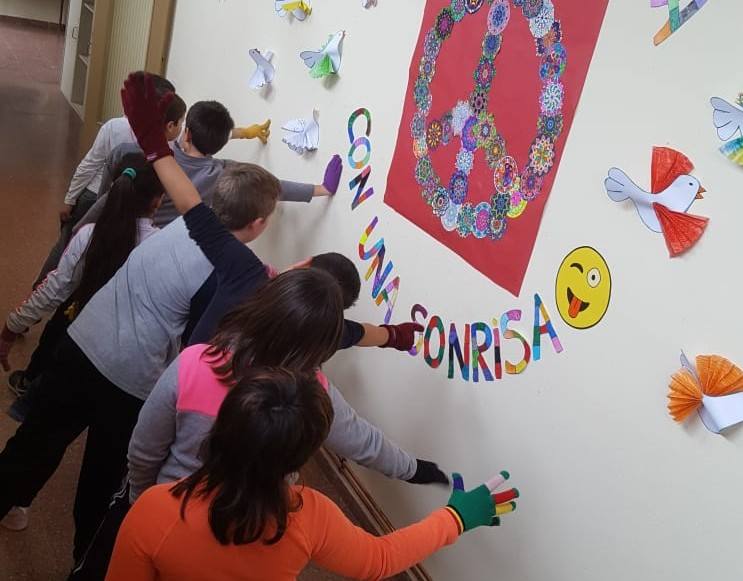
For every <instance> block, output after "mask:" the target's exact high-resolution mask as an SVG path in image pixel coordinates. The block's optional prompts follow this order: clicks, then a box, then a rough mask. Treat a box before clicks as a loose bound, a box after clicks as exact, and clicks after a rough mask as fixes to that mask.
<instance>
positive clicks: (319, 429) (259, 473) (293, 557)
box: [106, 368, 518, 581]
mask: <svg viewBox="0 0 743 581" xmlns="http://www.w3.org/2000/svg"><path fill="white" fill-rule="evenodd" d="M332 420H333V408H332V405H331V403H330V400H329V398H328V396H327V394H326V393H325V391H324V389H323V388H322V387H321V385H320V383H319V381H318V379H317V378H316V377H315V376H314V375H313V374H311V373H304V374H302V373H300V372H298V371H290V370H285V369H275V368H273V369H272V368H255V369H251V370H250V371H248V372H246V373H245V374H244V375H243V376H242V377H240V379H239V380H238V381H237V383H236V384H235V385H234V387H232V388H231V389H229V391H228V393H227V395H226V397H225V399H224V402H223V404H222V406H221V407H220V408H219V412H218V415H217V418H216V422H215V423H214V425H213V427H212V429H211V431H210V433H209V436H208V438H207V439H206V441H205V442H204V444H203V448H202V450H203V452H202V455H203V465H202V466H201V467H200V468H199V469H198V470H196V472H194V473H193V474H192V475H191V476H189V477H188V478H186V479H185V480H181V481H179V482H178V483H177V484H176V485H175V486H173V485H172V484H161V485H158V486H155V487H152V488H150V489H149V490H147V491H146V492H145V493H144V494H143V495H142V496H141V497H140V499H139V500H138V501H137V502H136V504H134V506H133V507H132V509H131V511H130V512H129V514H128V515H127V517H126V519H125V520H124V523H123V526H122V528H121V531H120V532H119V535H118V538H117V540H116V547H115V549H114V553H113V558H112V560H111V566H110V568H109V570H108V575H107V576H106V581H145V580H151V579H159V580H161V581H176V580H177V581H196V580H199V581H200V580H202V579H209V580H210V581H222V580H225V581H227V580H228V579H244V580H246V581H247V580H255V581H264V580H267V579H270V580H271V581H288V580H292V579H296V577H297V575H298V574H299V573H300V571H301V570H302V569H303V568H304V567H305V566H306V565H307V563H308V562H309V561H310V560H312V561H314V562H315V563H317V564H318V565H320V566H321V567H324V568H326V569H329V570H331V571H333V572H335V573H337V574H339V575H343V576H345V577H350V578H353V579H382V578H387V577H389V576H391V575H395V574H396V573H399V572H402V571H404V570H405V569H408V568H409V567H411V566H412V565H414V564H415V563H418V562H420V561H422V560H423V559H425V558H427V557H428V556H430V555H431V554H433V553H434V552H436V551H437V550H439V549H441V548H443V547H444V546H446V545H450V544H452V543H454V542H456V540H457V539H458V537H459V535H461V534H462V533H463V532H464V531H469V530H472V529H474V528H477V527H480V526H492V525H497V524H499V523H500V521H499V517H498V516H496V514H504V513H506V512H511V511H512V510H513V509H514V508H515V503H513V502H511V501H512V500H513V499H514V498H516V497H517V496H518V492H517V491H516V490H515V489H511V490H508V491H505V492H502V493H499V494H495V495H493V496H491V492H490V490H489V488H488V486H485V485H482V486H480V487H478V488H476V489H474V490H471V491H469V492H465V491H464V490H463V483H462V480H461V477H460V476H458V475H455V490H454V491H453V493H452V495H451V497H450V498H449V502H448V505H447V506H446V507H445V508H441V509H438V510H436V511H434V512H432V513H431V514H430V515H429V516H427V517H426V518H424V519H423V520H422V521H420V522H418V523H416V524H414V525H411V526H408V527H405V528H403V529H401V530H398V531H396V532H394V533H392V534H389V535H385V536H382V537H376V536H374V535H371V534H369V533H367V532H365V531H364V530H362V529H360V528H359V527H356V526H355V525H353V524H352V523H351V522H350V521H349V520H348V519H347V518H346V517H345V515H344V514H343V513H342V512H341V510H340V509H339V508H338V507H337V506H336V505H335V504H334V503H333V502H332V501H331V500H330V499H329V498H327V497H325V496H324V495H323V494H321V493H319V492H317V491H315V490H313V489H311V488H307V487H303V486H293V485H290V484H289V482H288V477H289V476H290V475H291V474H293V473H295V472H297V471H298V470H300V469H301V468H302V466H303V465H304V464H305V463H306V462H307V460H308V459H309V458H310V456H311V455H312V454H314V453H315V452H316V451H317V449H318V448H319V447H320V445H321V444H322V443H323V441H324V440H325V438H326V436H327V434H328V431H329V430H330V426H331V424H332Z"/></svg>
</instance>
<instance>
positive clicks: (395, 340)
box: [380, 323, 423, 351]
mask: <svg viewBox="0 0 743 581" xmlns="http://www.w3.org/2000/svg"><path fill="white" fill-rule="evenodd" d="M380 327H382V328H384V329H387V333H389V337H388V338H387V342H386V343H385V344H384V345H381V347H382V349H386V348H387V347H394V348H395V349H397V350H398V351H410V350H411V349H412V348H413V344H414V343H415V333H416V332H421V331H422V330H423V325H420V324H418V323H401V324H400V325H380Z"/></svg>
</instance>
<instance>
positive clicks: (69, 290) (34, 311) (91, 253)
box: [0, 154, 163, 530]
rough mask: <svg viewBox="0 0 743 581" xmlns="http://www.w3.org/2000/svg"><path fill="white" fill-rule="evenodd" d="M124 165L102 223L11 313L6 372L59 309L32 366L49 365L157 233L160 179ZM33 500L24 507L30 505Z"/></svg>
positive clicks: (135, 164) (138, 161)
mask: <svg viewBox="0 0 743 581" xmlns="http://www.w3.org/2000/svg"><path fill="white" fill-rule="evenodd" d="M122 164H123V165H122V167H121V168H120V169H119V173H118V176H117V179H116V181H115V182H114V184H113V187H112V188H111V194H110V196H109V199H108V203H107V204H106V207H105V208H104V211H103V213H102V214H101V216H100V218H99V221H98V223H97V224H96V225H93V224H91V225H88V226H85V227H84V228H83V229H81V230H80V231H79V232H78V233H77V234H76V235H75V236H74V237H73V238H72V240H71V242H70V244H69V246H68V247H67V249H66V250H65V252H64V254H63V255H62V259H61V260H60V263H59V266H58V267H57V269H56V270H54V271H52V272H51V273H50V274H49V276H48V277H47V278H46V279H45V280H44V281H43V282H42V284H40V285H39V286H38V287H36V290H34V292H33V293H32V294H31V296H30V297H29V298H28V299H26V300H25V301H24V302H23V303H22V304H21V305H20V306H19V307H18V308H17V309H16V310H15V311H14V312H12V313H10V314H9V315H8V318H7V320H6V323H5V326H4V328H3V331H2V335H1V338H0V363H2V366H3V368H4V369H5V370H6V371H7V370H8V368H9V365H8V354H9V352H10V349H11V347H12V346H13V342H14V341H15V339H16V338H17V337H18V336H19V333H20V332H21V330H22V329H25V328H27V327H30V326H32V325H35V324H36V323H38V322H39V321H40V320H41V319H42V318H43V317H44V316H46V315H48V314H49V313H51V312H52V311H54V310H55V309H56V312H55V314H54V316H53V317H52V319H51V320H50V322H49V323H48V324H47V327H46V329H45V330H44V335H43V336H42V342H41V344H40V348H39V349H37V353H36V354H35V358H36V361H35V364H34V365H33V366H32V367H35V368H37V369H44V368H45V367H46V366H48V365H49V360H50V358H51V353H52V351H53V348H54V347H55V346H56V345H57V342H58V341H59V339H60V338H61V337H62V336H63V334H64V332H65V330H66V329H67V327H68V326H69V324H70V322H71V321H72V320H73V319H74V318H75V314H76V313H78V312H80V310H81V309H82V308H83V307H84V306H85V304H86V303H87V302H88V300H89V299H90V298H91V297H92V296H93V295H94V294H95V293H96V292H97V291H98V289H99V288H100V287H102V286H103V285H104V284H105V283H106V282H107V281H108V279H109V278H111V277H112V276H113V274H114V273H115V272H116V271H117V270H118V269H119V268H120V267H121V265H122V264H123V263H124V261H125V260H126V258H127V257H128V256H129V253H130V252H131V251H132V249H133V248H134V247H135V246H136V245H137V244H139V243H140V242H142V241H143V240H145V239H146V238H148V237H149V236H151V235H152V234H154V233H155V232H157V228H156V227H155V226H154V225H153V224H152V216H153V214H154V213H155V211H156V210H157V208H158V206H159V205H160V202H161V201H162V197H163V187H162V184H161V183H160V180H159V179H158V177H157V175H156V174H155V172H154V170H153V169H152V166H151V165H149V164H147V163H146V162H145V160H144V157H143V156H142V155H137V154H130V155H128V156H126V157H125V158H124V159H123V160H122ZM60 305H61V306H60ZM32 395H33V394H29V396H32ZM32 499H33V496H31V498H30V499H27V501H26V502H23V503H22V504H23V506H29V505H30V500H32ZM8 516H9V517H10V518H8V519H7V520H6V521H5V522H4V523H3V524H6V525H8V528H12V529H14V530H22V529H24V528H25V527H26V524H27V522H28V519H27V516H26V514H25V510H22V509H15V510H14V511H12V512H11V513H10V514H9V515H8Z"/></svg>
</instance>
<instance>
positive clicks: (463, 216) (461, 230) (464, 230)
mask: <svg viewBox="0 0 743 581" xmlns="http://www.w3.org/2000/svg"><path fill="white" fill-rule="evenodd" d="M474 227H475V209H474V208H473V207H472V204H462V207H461V208H460V209H459V215H458V216H457V234H459V235H460V236H461V237H462V238H466V237H467V236H468V235H469V234H471V233H472V232H473V230H474Z"/></svg>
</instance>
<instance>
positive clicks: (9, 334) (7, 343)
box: [0, 325, 20, 371]
mask: <svg viewBox="0 0 743 581" xmlns="http://www.w3.org/2000/svg"><path fill="white" fill-rule="evenodd" d="M18 337H20V335H19V334H18V333H14V332H13V331H11V330H10V329H8V326H7V325H3V332H2V333H1V334H0V365H2V366H3V369H4V370H5V371H10V363H9V362H8V355H10V349H11V347H13V343H14V342H15V340H16V339H18Z"/></svg>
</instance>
